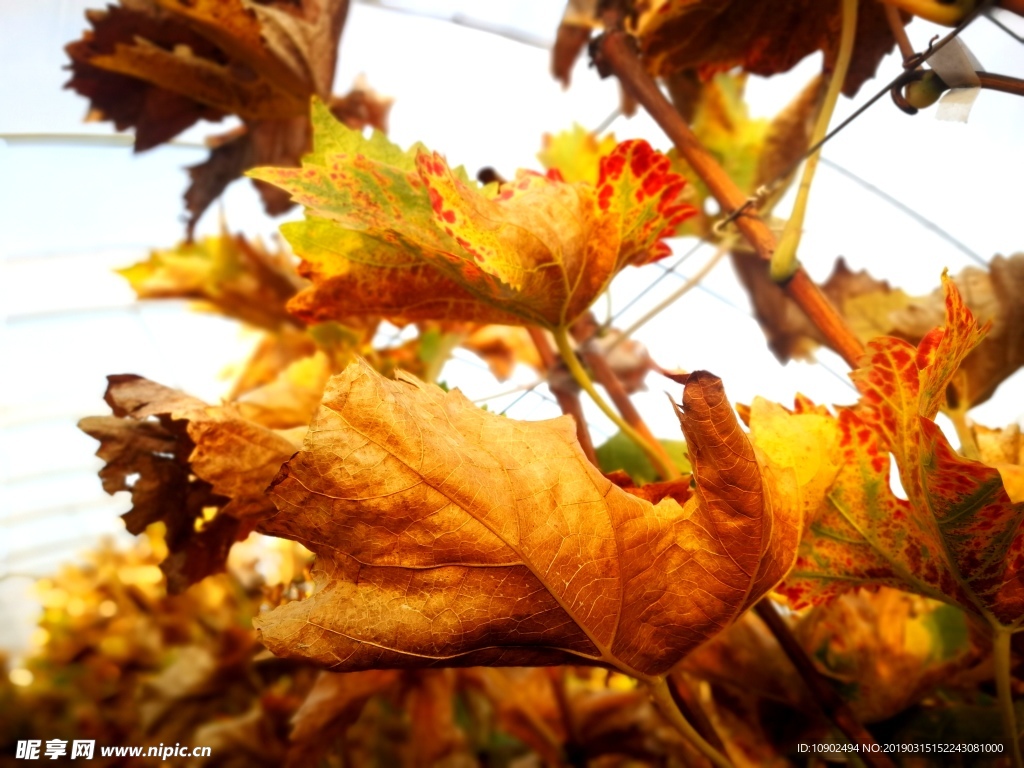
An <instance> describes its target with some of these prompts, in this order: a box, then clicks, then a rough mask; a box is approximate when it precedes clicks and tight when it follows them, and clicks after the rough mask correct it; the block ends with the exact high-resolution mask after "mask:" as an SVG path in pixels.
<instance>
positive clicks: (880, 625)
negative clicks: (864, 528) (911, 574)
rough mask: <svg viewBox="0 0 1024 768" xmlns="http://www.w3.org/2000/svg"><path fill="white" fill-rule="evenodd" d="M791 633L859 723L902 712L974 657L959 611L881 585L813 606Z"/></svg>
mask: <svg viewBox="0 0 1024 768" xmlns="http://www.w3.org/2000/svg"><path fill="white" fill-rule="evenodd" d="M949 624H952V625H953V626H954V627H955V629H956V630H958V632H957V631H952V630H951V629H950V628H949V627H948V626H946V625H949ZM794 632H795V634H796V636H797V638H798V639H799V640H800V642H801V644H802V645H803V646H804V648H805V649H806V650H807V654H808V655H809V656H810V657H811V658H812V659H814V660H815V662H816V664H817V666H818V668H819V670H820V671H821V672H822V674H824V675H826V676H828V677H829V678H831V679H832V680H835V681H836V682H837V683H838V684H839V685H841V686H842V687H843V689H844V693H845V698H846V700H847V701H848V702H849V704H850V707H851V708H852V709H853V711H854V714H855V715H856V716H857V719H859V720H860V721H862V722H865V723H873V722H878V721H880V720H885V719H887V718H889V717H892V716H894V715H896V714H898V713H900V712H902V711H903V710H905V709H906V708H907V707H909V706H912V705H913V704H916V703H917V702H919V701H920V700H921V699H922V698H923V697H925V696H927V695H929V694H930V693H931V692H932V691H934V689H935V688H936V687H937V686H938V685H939V684H940V683H941V682H942V681H943V680H946V679H948V678H949V677H950V676H952V675H953V674H955V673H956V672H958V671H960V670H962V669H964V668H965V667H966V666H967V665H968V664H970V663H971V662H973V661H976V658H975V656H974V654H973V653H971V649H970V644H969V642H968V629H967V619H966V617H965V616H964V614H963V613H962V612H961V611H959V610H957V609H956V608H953V607H951V606H948V605H945V604H943V603H938V602H936V601H934V600H928V599H927V598H924V597H920V596H918V595H912V594H909V593H907V592H901V591H899V590H895V589H888V588H885V587H883V588H881V589H880V590H878V591H876V592H871V591H867V590H860V591H858V592H854V593H852V594H847V595H842V596H840V597H838V598H837V599H836V600H833V601H832V602H831V603H829V604H828V605H823V606H818V607H816V608H814V609H813V610H811V611H810V613H808V614H807V615H806V616H805V617H803V618H802V619H801V621H800V622H799V623H798V624H797V626H796V627H795V630H794Z"/></svg>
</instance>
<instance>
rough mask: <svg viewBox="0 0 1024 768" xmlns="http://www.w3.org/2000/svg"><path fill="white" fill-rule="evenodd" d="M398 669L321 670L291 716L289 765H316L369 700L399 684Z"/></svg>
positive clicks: (343, 733)
mask: <svg viewBox="0 0 1024 768" xmlns="http://www.w3.org/2000/svg"><path fill="white" fill-rule="evenodd" d="M399 675H400V673H399V672H397V671H395V670H367V671H365V672H350V673H347V674H336V673H332V672H321V673H320V676H319V677H318V678H317V680H316V683H315V684H314V685H313V688H312V690H311V691H310V692H309V695H308V696H306V700H305V701H303V702H302V706H301V707H299V710H298V711H297V712H296V713H295V717H294V718H293V719H292V732H291V738H290V742H291V747H290V748H289V750H288V759H287V763H286V764H287V765H289V766H294V767H295V768H299V767H300V766H308V765H317V764H318V761H319V759H320V757H321V756H322V755H323V754H325V753H326V752H327V751H328V750H330V749H331V747H332V746H333V745H334V744H335V743H336V742H337V741H338V740H340V739H341V738H343V737H344V735H345V731H346V730H347V729H348V727H349V726H350V725H352V723H354V722H355V721H356V719H357V718H358V717H359V713H360V712H362V711H363V707H364V706H365V705H366V702H367V701H368V700H369V699H370V698H371V697H373V696H376V695H377V694H379V693H382V692H384V691H386V690H388V689H390V688H392V687H393V686H394V685H395V684H397V682H398V679H399Z"/></svg>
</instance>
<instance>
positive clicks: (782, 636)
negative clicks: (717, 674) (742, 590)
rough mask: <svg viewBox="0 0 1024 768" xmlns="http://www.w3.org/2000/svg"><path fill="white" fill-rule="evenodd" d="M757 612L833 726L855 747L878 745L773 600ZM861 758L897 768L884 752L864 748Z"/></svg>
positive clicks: (874, 765)
mask: <svg viewBox="0 0 1024 768" xmlns="http://www.w3.org/2000/svg"><path fill="white" fill-rule="evenodd" d="M754 612H755V613H756V614H757V615H758V617H759V618H760V619H761V621H763V622H764V623H765V625H766V626H767V627H768V629H769V630H770V631H771V633H772V635H773V636H774V637H775V640H776V642H777V643H778V644H779V646H780V647H781V648H782V650H783V652H784V653H785V654H786V657H787V658H788V659H789V661H790V663H791V664H792V665H793V666H794V667H795V668H796V671H797V673H798V674H799V675H800V678H801V679H802V680H803V681H804V685H806V686H807V689H808V690H809V691H810V692H811V695H812V696H813V697H814V700H815V701H816V702H817V703H818V706H820V707H821V711H822V712H823V713H824V714H825V716H826V717H827V718H828V719H829V720H830V721H831V722H832V724H833V725H835V726H836V728H838V729H839V730H840V731H842V732H843V734H845V736H846V738H848V739H849V740H850V742H851V743H852V744H859V745H861V746H864V745H873V747H872V748H875V747H877V746H878V743H877V742H876V741H875V737H874V736H872V735H871V733H870V732H869V731H868V730H867V728H865V727H864V726H863V725H862V724H861V722H860V721H859V720H858V719H857V718H856V717H855V716H854V714H853V712H852V711H851V710H850V707H849V706H848V705H847V704H846V701H844V700H843V697H842V696H840V695H839V694H838V693H837V692H836V690H835V689H834V688H833V687H832V686H830V685H829V684H828V682H827V681H826V680H825V679H824V678H823V677H822V676H821V675H820V674H819V673H818V670H817V669H816V668H815V666H814V662H812V661H811V660H810V658H809V657H808V656H807V652H806V651H804V648H803V646H802V645H800V642H799V641H798V640H797V639H796V637H794V636H793V633H792V632H791V631H790V629H789V626H788V625H787V624H786V622H785V621H784V620H783V618H782V616H780V615H779V612H778V609H776V607H775V604H774V603H773V602H772V601H771V599H770V598H767V597H765V598H762V599H761V600H760V601H758V603H757V605H756V606H754ZM860 756H861V759H862V760H864V762H865V763H867V764H868V766H870V768H896V765H895V763H893V761H892V760H890V759H889V758H888V756H886V755H885V754H884V753H882V752H873V751H871V750H870V749H868V750H863V749H862V750H861V753H860Z"/></svg>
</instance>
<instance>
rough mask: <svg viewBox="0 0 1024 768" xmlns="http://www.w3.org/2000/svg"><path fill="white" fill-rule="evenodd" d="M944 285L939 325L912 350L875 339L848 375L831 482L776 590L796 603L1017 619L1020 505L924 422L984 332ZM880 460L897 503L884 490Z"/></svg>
mask: <svg viewBox="0 0 1024 768" xmlns="http://www.w3.org/2000/svg"><path fill="white" fill-rule="evenodd" d="M944 283H945V288H946V325H945V327H944V328H937V329H934V330H932V331H931V332H930V333H928V334H927V335H926V336H925V337H924V338H923V339H922V341H921V343H920V344H919V345H918V346H917V347H916V348H915V347H914V346H912V345H911V344H909V343H907V342H905V341H902V340H900V339H894V338H888V337H881V338H876V339H874V340H873V341H871V342H870V343H869V344H868V351H867V354H866V356H865V358H864V364H863V365H862V367H861V368H859V369H858V370H857V371H856V372H855V373H854V374H853V378H854V381H855V382H856V384H857V388H858V389H859V390H860V392H861V399H860V402H859V403H858V404H857V405H856V406H854V407H853V408H849V409H843V410H841V411H840V413H839V418H838V425H839V429H840V434H841V438H840V464H841V468H840V471H839V476H838V477H837V479H836V482H835V483H834V484H833V486H832V488H831V490H830V492H829V495H828V499H827V501H826V503H824V504H823V505H822V508H821V509H820V511H819V513H818V515H817V519H816V520H814V522H813V523H812V525H811V530H810V534H809V536H808V537H807V539H806V540H805V541H804V543H803V545H802V548H801V554H800V557H799V560H798V562H797V565H796V567H795V569H794V571H793V572H792V573H791V574H790V576H789V577H788V578H787V580H786V582H785V584H784V586H783V592H785V593H786V594H787V595H788V596H789V597H790V598H791V599H792V600H793V601H794V602H795V603H796V604H797V605H803V604H806V603H815V602H821V601H822V600H824V599H826V598H828V597H829V596H831V595H834V594H837V593H839V592H841V591H844V590H846V589H850V588H852V587H857V586H871V585H879V584H884V585H888V586H894V587H899V588H902V589H907V590H910V591H913V592H917V593H919V594H922V595H925V596H927V597H933V598H937V599H941V600H945V601H947V602H952V603H954V604H957V605H959V606H961V607H963V608H964V609H965V610H967V611H970V612H972V613H974V614H976V615H978V616H980V617H983V618H986V619H988V620H990V621H994V622H998V623H999V624H1001V625H1003V626H1008V627H1010V626H1017V625H1018V623H1019V622H1020V621H1021V619H1022V618H1024V573H1022V571H1021V566H1022V565H1024V531H1021V520H1022V518H1024V503H1013V502H1012V501H1011V500H1010V498H1009V496H1008V495H1007V492H1006V490H1005V488H1004V487H1003V482H1002V479H1001V478H1000V475H999V471H998V470H997V469H996V468H994V467H991V466H988V465H987V464H984V463H982V462H979V461H972V460H970V459H966V458H964V457H962V456H960V455H959V454H957V452H956V451H954V450H953V448H952V447H951V446H950V445H949V442H948V441H947V440H946V437H945V436H944V435H943V433H942V431H941V430H940V429H939V427H938V426H937V425H936V424H935V421H934V418H935V415H936V413H937V412H938V409H939V406H940V405H941V404H942V403H943V402H944V397H945V392H946V387H947V385H948V384H949V382H950V381H951V379H952V378H953V375H954V374H955V373H956V371H957V367H958V366H959V364H960V362H961V361H962V360H963V359H964V357H966V355H967V354H968V353H969V352H970V351H971V350H972V349H974V348H975V347H976V346H977V345H978V343H979V342H980V341H981V339H982V337H983V336H984V333H985V330H986V328H984V327H981V326H980V325H979V324H978V322H977V321H976V320H975V318H974V316H973V315H972V314H971V312H970V310H968V309H967V307H966V306H965V305H964V303H963V300H962V298H961V296H960V293H959V291H958V290H957V289H956V286H955V284H954V283H953V282H952V281H951V280H950V279H948V278H944ZM804 407H806V406H804ZM890 455H892V456H894V457H895V459H896V463H897V465H898V467H899V477H900V481H901V483H902V486H903V489H904V491H905V493H906V497H907V498H906V499H901V498H899V497H897V496H896V495H895V494H894V493H893V491H892V490H891V488H890V477H889V467H890Z"/></svg>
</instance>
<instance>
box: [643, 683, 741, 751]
mask: <svg viewBox="0 0 1024 768" xmlns="http://www.w3.org/2000/svg"><path fill="white" fill-rule="evenodd" d="M646 682H647V687H648V689H649V690H650V692H651V697H652V698H653V699H654V703H655V704H657V705H658V709H660V710H661V712H662V714H663V715H664V716H665V718H666V719H667V720H668V721H669V722H670V723H671V724H672V725H673V726H674V727H675V728H676V730H678V731H679V732H680V733H681V734H682V735H683V736H684V737H685V738H686V740H687V741H689V742H690V743H691V744H692V745H693V746H694V747H696V748H697V751H698V752H700V753H701V754H702V755H704V757H706V758H707V759H708V760H710V761H711V764H712V765H714V766H715V767H716V768H733V764H732V761H731V760H729V758H728V757H726V756H725V755H723V754H722V753H721V752H719V751H718V750H717V749H715V748H714V747H712V746H711V745H710V744H708V742H707V741H705V740H704V737H703V736H701V735H700V734H699V733H697V729H696V728H694V727H693V726H692V725H690V721H689V720H687V719H686V717H685V716H684V715H683V713H682V711H681V710H680V709H679V707H677V706H676V702H675V699H673V698H672V692H671V690H669V687H668V683H667V682H666V680H665V678H664V677H655V678H653V679H651V680H647V681H646Z"/></svg>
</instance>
